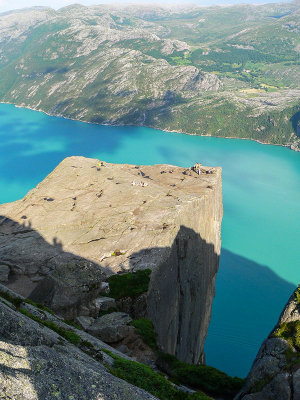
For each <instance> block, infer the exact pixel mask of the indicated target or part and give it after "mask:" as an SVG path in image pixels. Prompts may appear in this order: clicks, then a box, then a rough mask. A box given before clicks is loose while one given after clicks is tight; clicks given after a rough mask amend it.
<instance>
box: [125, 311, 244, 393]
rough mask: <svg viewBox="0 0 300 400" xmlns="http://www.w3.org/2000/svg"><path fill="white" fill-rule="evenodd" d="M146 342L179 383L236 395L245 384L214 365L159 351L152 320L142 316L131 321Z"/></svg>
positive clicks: (206, 390)
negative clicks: (187, 361) (190, 362)
mask: <svg viewBox="0 0 300 400" xmlns="http://www.w3.org/2000/svg"><path fill="white" fill-rule="evenodd" d="M131 324H132V325H133V326H134V327H135V328H136V331H137V333H138V334H139V335H140V336H141V338H142V339H143V341H144V343H146V344H147V345H148V346H149V347H151V348H152V349H153V350H154V351H155V352H157V354H158V355H159V359H158V365H159V366H160V367H161V368H162V369H163V370H165V371H166V372H167V373H168V375H169V376H170V378H171V379H172V380H173V381H174V382H175V383H178V384H183V385H187V386H190V387H193V388H194V389H195V390H201V391H203V392H205V393H209V394H210V395H212V396H214V395H217V396H218V395H229V396H234V395H235V394H236V393H237V392H238V391H239V390H240V389H241V388H242V386H243V384H244V382H245V381H244V379H240V378H237V377H235V378H232V377H230V376H228V375H226V374H225V373H224V372H221V371H219V370H217V369H216V368H213V367H208V366H206V365H192V364H187V363H184V362H181V361H179V360H178V359H177V358H176V357H174V356H171V355H169V354H165V353H162V352H159V351H158V347H157V344H156V334H155V331H154V327H153V324H152V322H151V321H150V320H148V319H146V318H142V319H139V320H135V321H132V323H131Z"/></svg>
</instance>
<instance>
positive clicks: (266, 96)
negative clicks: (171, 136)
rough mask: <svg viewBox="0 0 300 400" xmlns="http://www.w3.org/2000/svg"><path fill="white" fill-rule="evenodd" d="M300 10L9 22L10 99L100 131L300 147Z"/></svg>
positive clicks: (138, 13) (29, 12)
mask: <svg viewBox="0 0 300 400" xmlns="http://www.w3.org/2000/svg"><path fill="white" fill-rule="evenodd" d="M299 15H300V2H299V0H296V1H290V2H285V3H282V4H279V3H276V4H266V5H247V4H243V5H237V6H230V7H195V6H192V5H190V6H185V7H176V6H174V5H172V6H171V7H161V6H158V5H156V6H155V5H152V6H143V5H141V4H140V5H138V6H137V5H135V6H134V5H131V6H130V5H127V6H123V7H122V6H112V5H110V6H105V5H98V6H90V7H85V6H82V5H78V4H75V5H71V6H68V7H63V8H61V9H59V10H54V9H51V8H46V7H45V8H44V7H35V8H28V9H23V10H16V11H12V12H8V13H3V14H0V74H1V76H3V77H5V79H1V81H0V101H1V102H8V103H13V104H16V105H18V106H24V107H30V108H33V109H37V110H41V111H45V112H47V113H49V114H51V115H62V116H64V117H68V118H73V119H77V120H81V121H87V122H94V123H100V124H116V125H143V126H149V127H154V128H159V129H164V130H169V131H177V132H184V133H190V134H197V135H207V136H221V137H239V138H251V139H255V140H258V141H260V142H264V143H274V144H280V145H286V146H290V147H291V148H293V149H295V150H297V149H299V143H300V125H299V121H300V100H299V99H300V85H299V82H300V67H299V52H300V35H299V32H300V25H299V21H300V18H299Z"/></svg>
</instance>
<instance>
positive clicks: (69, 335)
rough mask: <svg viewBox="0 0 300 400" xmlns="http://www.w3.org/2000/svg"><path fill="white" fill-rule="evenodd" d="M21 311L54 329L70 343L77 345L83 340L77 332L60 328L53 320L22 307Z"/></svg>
mask: <svg viewBox="0 0 300 400" xmlns="http://www.w3.org/2000/svg"><path fill="white" fill-rule="evenodd" d="M19 311H20V312H21V313H22V314H23V315H25V316H26V317H28V318H30V319H32V320H34V321H36V322H38V323H40V324H41V325H44V326H46V327H47V328H49V329H51V330H52V331H54V332H56V333H58V334H59V335H60V336H62V337H64V338H65V339H67V340H68V341H69V342H70V343H72V344H74V345H77V344H78V343H80V342H81V338H80V336H78V335H77V334H76V333H75V332H72V331H69V330H67V329H63V328H60V327H59V326H57V325H56V324H55V323H54V322H53V321H44V320H42V319H40V318H38V317H36V316H34V315H33V314H31V313H30V312H29V311H27V310H25V308H20V310H19Z"/></svg>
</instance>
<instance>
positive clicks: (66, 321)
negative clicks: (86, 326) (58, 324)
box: [64, 319, 82, 331]
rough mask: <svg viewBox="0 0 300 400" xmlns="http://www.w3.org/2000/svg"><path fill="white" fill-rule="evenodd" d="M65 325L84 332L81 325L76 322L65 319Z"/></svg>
mask: <svg viewBox="0 0 300 400" xmlns="http://www.w3.org/2000/svg"><path fill="white" fill-rule="evenodd" d="M64 323H65V324H68V325H70V326H73V328H76V329H79V330H80V331H82V328H81V326H80V325H78V324H76V322H73V321H70V320H68V319H64Z"/></svg>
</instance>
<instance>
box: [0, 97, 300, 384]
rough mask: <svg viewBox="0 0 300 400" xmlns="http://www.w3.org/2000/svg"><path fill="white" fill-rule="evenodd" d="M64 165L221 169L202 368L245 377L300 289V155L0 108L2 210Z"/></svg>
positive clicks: (242, 143) (245, 143) (243, 143)
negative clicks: (69, 160)
mask: <svg viewBox="0 0 300 400" xmlns="http://www.w3.org/2000/svg"><path fill="white" fill-rule="evenodd" d="M70 155H82V156H86V157H95V158H100V159H101V160H106V161H108V162H116V163H134V164H157V163H169V164H174V165H178V166H184V167H189V166H191V165H192V164H193V163H194V162H195V161H199V162H202V163H203V164H204V165H209V166H221V167H222V168H223V196H224V218H223V224H222V255H221V263H220V270H219V274H218V278H217V283H216V298H215V301H214V305H213V317H212V321H211V324H210V328H209V333H208V338H207V341H206V359H207V360H206V361H207V364H209V365H212V366H215V367H217V368H220V369H222V370H224V371H226V372H227V373H229V374H231V375H238V376H245V375H246V374H247V372H248V370H249V368H250V365H251V363H252V361H253V359H254V357H255V355H256V352H257V350H258V348H259V345H260V344H261V342H262V340H263V339H264V338H265V337H266V335H267V334H268V333H269V332H270V330H271V329H272V327H273V325H274V324H275V322H276V320H277V318H278V316H279V313H280V311H281V309H282V307H283V305H284V304H285V302H286V301H287V299H288V297H289V296H290V294H291V292H292V290H293V289H294V288H295V285H296V284H297V283H299V282H300V268H299V250H298V249H299V219H300V218H299V217H300V207H299V202H300V153H296V152H293V151H291V150H288V149H286V148H282V147H277V146H265V145H260V144H258V143H256V142H252V141H246V140H228V139H219V138H204V137H197V136H188V135H183V134H175V133H166V132H161V131H157V130H154V129H150V128H142V127H106V126H98V125H91V124H86V123H82V122H76V121H70V120H66V119H63V118H57V117H49V116H47V115H45V114H43V113H39V112H35V111H31V110H27V109H20V108H15V107H14V106H13V105H8V104H0V168H1V169H0V171H1V172H0V203H4V202H8V201H13V200H17V199H20V198H22V197H23V196H24V195H25V194H26V193H27V191H28V190H30V189H32V188H33V187H34V186H35V185H36V184H37V183H38V182H40V181H41V180H42V179H43V178H44V177H45V176H46V175H47V174H48V173H49V172H51V171H52V169H53V168H54V167H56V166H57V164H58V163H59V162H60V161H61V160H63V159H64V158H65V157H67V156H70Z"/></svg>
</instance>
